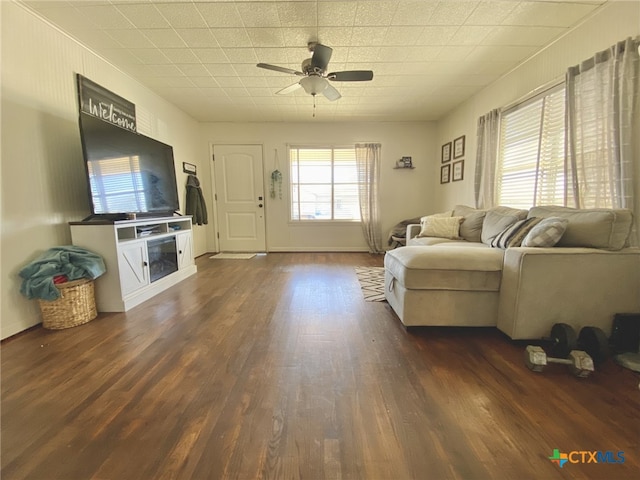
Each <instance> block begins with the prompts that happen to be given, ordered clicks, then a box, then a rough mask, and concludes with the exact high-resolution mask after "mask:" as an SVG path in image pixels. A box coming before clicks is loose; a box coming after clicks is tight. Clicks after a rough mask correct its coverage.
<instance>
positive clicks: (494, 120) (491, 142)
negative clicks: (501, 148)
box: [474, 109, 500, 209]
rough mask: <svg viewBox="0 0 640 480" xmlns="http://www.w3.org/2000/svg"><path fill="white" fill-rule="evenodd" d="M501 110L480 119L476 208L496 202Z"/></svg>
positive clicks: (475, 184)
mask: <svg viewBox="0 0 640 480" xmlns="http://www.w3.org/2000/svg"><path fill="white" fill-rule="evenodd" d="M499 129H500V112H499V111H498V110H497V109H495V110H491V111H490V112H489V113H487V114H485V115H483V116H482V117H480V118H479V119H478V131H477V136H478V148H477V151H476V174H475V182H474V190H475V196H476V208H482V209H486V208H491V207H493V206H494V203H495V186H496V159H497V156H498V132H499Z"/></svg>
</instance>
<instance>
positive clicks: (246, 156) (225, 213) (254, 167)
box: [213, 145, 266, 252]
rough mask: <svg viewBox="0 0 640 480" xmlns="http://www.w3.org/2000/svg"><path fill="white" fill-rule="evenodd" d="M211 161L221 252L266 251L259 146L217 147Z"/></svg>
mask: <svg viewBox="0 0 640 480" xmlns="http://www.w3.org/2000/svg"><path fill="white" fill-rule="evenodd" d="M213 158H214V160H213V164H214V168H213V170H214V175H215V185H216V193H215V194H216V202H215V203H216V212H217V219H218V238H219V247H220V251H222V252H264V251H266V240H265V217H264V205H265V198H264V173H263V166H262V146H260V145H216V146H214V147H213Z"/></svg>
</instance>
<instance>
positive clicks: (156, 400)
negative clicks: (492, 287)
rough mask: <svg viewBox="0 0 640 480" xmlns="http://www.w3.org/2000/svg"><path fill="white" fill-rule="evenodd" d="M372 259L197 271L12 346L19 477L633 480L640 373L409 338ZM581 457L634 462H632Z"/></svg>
mask: <svg viewBox="0 0 640 480" xmlns="http://www.w3.org/2000/svg"><path fill="white" fill-rule="evenodd" d="M381 264H382V257H381V256H374V255H369V254H363V253H275V254H268V255H266V256H257V257H254V258H253V259H251V260H216V261H213V260H210V259H209V258H208V256H203V257H200V258H198V259H197V265H198V274H197V275H195V276H193V277H190V278H189V279H187V280H185V281H183V282H181V283H180V284H178V285H176V286H174V287H172V288H171V289H169V290H168V291H166V292H164V293H163V294H161V295H159V296H157V297H155V298H153V299H151V300H149V301H148V302H145V303H144V304H142V305H140V306H138V307H136V308H134V309H132V310H130V311H129V312H127V313H121V314H100V315H99V316H98V318H97V319H95V320H94V321H92V322H90V323H88V324H85V325H82V326H79V327H75V328H71V329H67V330H61V331H47V330H44V329H42V328H36V329H33V330H31V331H28V332H26V333H24V334H21V335H18V336H16V337H15V338H12V339H9V340H7V341H5V342H3V343H2V345H1V346H0V349H1V368H2V370H1V375H2V378H1V380H2V383H1V395H2V405H1V406H2V410H1V412H0V415H1V416H0V423H1V435H2V442H1V445H0V448H1V452H0V453H1V470H0V475H1V476H2V478H3V480H5V479H10V480H13V479H16V480H23V479H36V480H41V479H46V480H58V479H60V480H75V479H78V480H80V479H82V480H84V479H101V480H110V479H114V480H115V479H118V480H122V479H125V480H127V479H136V480H137V479H152V478H153V479H162V480H170V479H179V480H182V479H195V480H199V479H214V478H215V479H218V478H237V479H258V478H260V479H289V478H291V479H307V478H308V479H323V478H324V479H331V480H333V479H336V480H337V479H367V480H369V479H374V480H376V479H394V480H396V479H425V478H429V479H502V478H505V479H513V478H518V479H554V478H557V479H574V478H576V479H578V478H580V479H583V478H586V479H600V478H603V479H605V478H606V479H610V478H617V479H625V478H637V472H638V471H640V454H638V452H639V451H640V402H639V401H638V395H639V392H638V380H639V377H638V375H636V374H634V373H633V372H630V371H629V370H624V369H622V368H621V367H618V366H617V365H615V364H614V363H613V362H608V363H606V364H605V365H603V366H602V367H599V368H598V370H597V371H596V372H595V374H594V375H593V376H592V377H591V378H588V379H578V378H575V377H572V376H571V375H570V374H568V373H567V371H566V370H565V369H564V368H560V366H558V368H549V369H548V371H546V372H545V373H544V374H535V373H532V372H530V371H529V370H527V368H526V367H525V366H524V364H523V349H524V344H523V343H522V342H513V341H511V340H509V339H508V338H507V337H506V336H504V335H503V334H501V333H500V332H499V331H497V330H496V329H493V328H415V329H410V330H406V329H405V328H404V327H403V326H402V325H401V323H400V321H399V320H398V318H397V317H396V316H395V314H394V313H393V311H392V310H391V309H390V307H389V306H388V305H387V304H386V303H383V302H365V301H364V299H363V296H362V292H361V289H360V286H359V284H358V282H357V279H356V276H355V271H354V267H356V266H380V265H381ZM554 449H559V450H560V451H561V452H570V451H573V450H576V451H581V450H582V451H602V452H607V451H611V452H618V451H623V452H624V454H625V462H624V463H620V464H588V463H576V464H568V465H565V466H564V467H563V468H562V469H560V468H559V467H558V466H557V465H555V464H553V463H552V462H551V461H550V460H549V456H551V455H552V453H553V450H554Z"/></svg>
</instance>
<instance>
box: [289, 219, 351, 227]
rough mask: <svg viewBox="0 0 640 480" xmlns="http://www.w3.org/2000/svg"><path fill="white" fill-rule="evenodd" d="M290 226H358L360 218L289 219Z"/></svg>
mask: <svg viewBox="0 0 640 480" xmlns="http://www.w3.org/2000/svg"><path fill="white" fill-rule="evenodd" d="M288 223H289V226H291V227H328V226H331V227H355V226H360V224H361V223H362V222H361V221H360V220H289V222H288Z"/></svg>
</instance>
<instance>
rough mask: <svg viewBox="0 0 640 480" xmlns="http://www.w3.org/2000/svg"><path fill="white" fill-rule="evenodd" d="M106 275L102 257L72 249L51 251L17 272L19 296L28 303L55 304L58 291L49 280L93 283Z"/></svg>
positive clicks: (80, 249)
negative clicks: (58, 278) (35, 300)
mask: <svg viewBox="0 0 640 480" xmlns="http://www.w3.org/2000/svg"><path fill="white" fill-rule="evenodd" d="M106 271H107V269H106V267H105V266H104V261H103V260H102V257H101V256H100V255H97V254H95V253H93V252H90V251H89V250H85V249H84V248H80V247H76V246H73V245H67V246H63V247H53V248H50V249H49V250H47V251H46V252H45V253H43V254H42V255H40V256H39V257H38V258H36V259H35V260H34V261H32V262H31V263H29V264H27V265H26V266H25V267H24V268H23V269H22V270H20V273H19V274H20V277H21V278H22V279H23V280H22V286H21V287H20V293H22V294H23V295H24V296H26V297H27V298H30V299H31V298H41V299H43V300H55V299H57V298H60V290H58V289H57V288H56V286H55V285H54V283H53V277H55V276H58V275H66V276H67V279H68V280H69V281H72V280H78V279H80V278H91V279H95V278H98V277H99V276H100V275H102V274H103V273H104V272H106Z"/></svg>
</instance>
